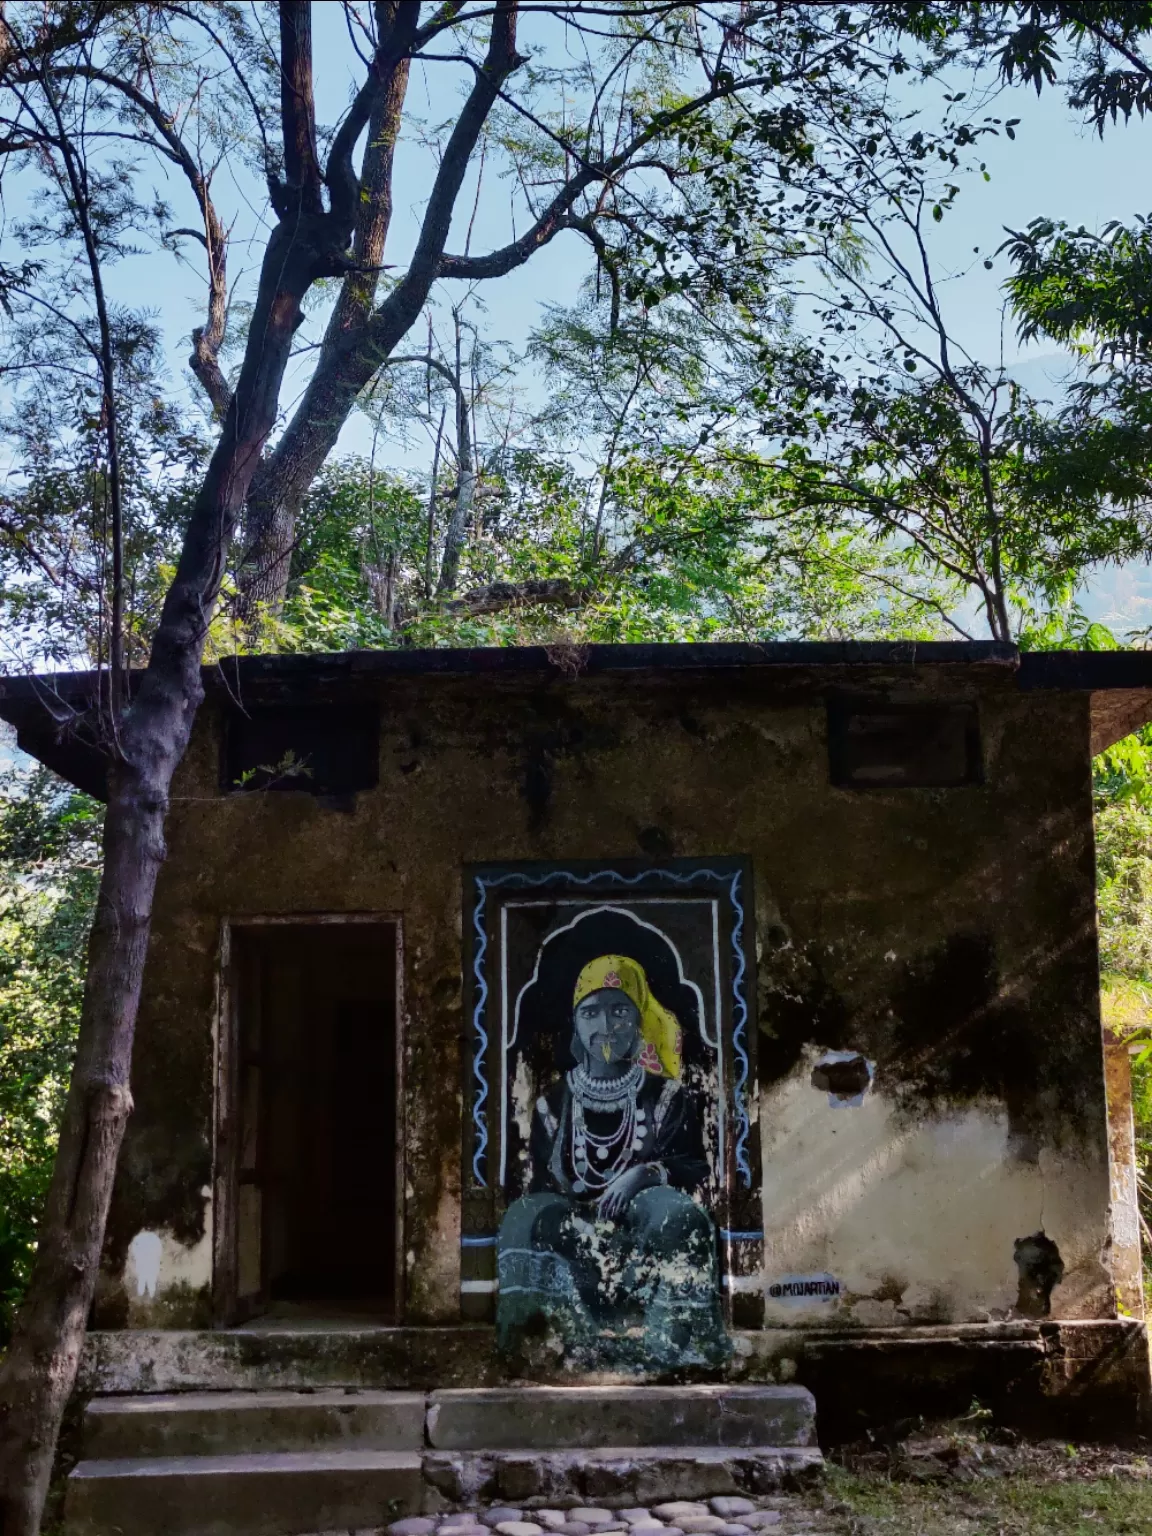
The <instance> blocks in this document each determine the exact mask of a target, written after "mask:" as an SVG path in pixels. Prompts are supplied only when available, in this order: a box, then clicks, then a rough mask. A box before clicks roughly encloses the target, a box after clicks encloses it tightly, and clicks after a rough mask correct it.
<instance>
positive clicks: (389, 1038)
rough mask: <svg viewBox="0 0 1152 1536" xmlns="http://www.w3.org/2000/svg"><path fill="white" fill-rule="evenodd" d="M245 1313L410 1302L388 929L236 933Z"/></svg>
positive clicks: (389, 1307)
mask: <svg viewBox="0 0 1152 1536" xmlns="http://www.w3.org/2000/svg"><path fill="white" fill-rule="evenodd" d="M233 954H234V960H235V967H236V968H235V972H234V974H235V977H236V986H237V994H238V995H237V1003H238V1009H237V1024H238V1030H237V1035H238V1039H237V1045H238V1058H239V1059H238V1061H237V1067H238V1069H239V1070H238V1090H239V1091H238V1110H239V1120H240V1136H239V1158H238V1164H239V1166H238V1168H237V1174H238V1189H237V1196H238V1198H237V1202H236V1213H237V1223H236V1237H237V1262H236V1269H237V1287H236V1289H237V1301H238V1306H237V1313H238V1315H239V1316H244V1315H248V1316H251V1315H252V1314H253V1313H255V1312H259V1311H264V1310H268V1309H271V1310H276V1306H277V1303H280V1304H284V1305H289V1304H291V1305H294V1307H306V1308H307V1309H308V1310H317V1311H323V1310H324V1309H325V1307H327V1308H329V1309H333V1308H334V1309H336V1310H341V1311H345V1310H349V1309H352V1310H355V1311H361V1310H363V1311H366V1312H371V1313H373V1314H376V1315H378V1316H380V1317H381V1319H382V1320H384V1319H386V1320H391V1319H393V1318H394V1315H395V1302H396V1254H397V1242H396V1216H397V1138H396V1100H397V1078H396V957H397V931H396V928H395V926H394V925H392V924H388V923H376V922H372V923H368V922H327V923H308V924H303V923H300V924H297V923H290V924H289V923H285V924H270V925H267V926H260V927H250V928H240V929H237V930H234V950H233Z"/></svg>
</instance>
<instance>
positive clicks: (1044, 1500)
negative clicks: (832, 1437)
mask: <svg viewBox="0 0 1152 1536" xmlns="http://www.w3.org/2000/svg"><path fill="white" fill-rule="evenodd" d="M811 1507H812V1515H813V1517H814V1521H815V1523H816V1524H817V1525H818V1526H819V1528H820V1529H822V1530H829V1531H836V1532H838V1533H839V1532H844V1533H848V1536H1041V1533H1042V1532H1043V1533H1045V1536H1047V1533H1049V1532H1052V1531H1058V1532H1060V1533H1062V1536H1063V1533H1069V1536H1077V1533H1083V1536H1110V1533H1117V1536H1118V1533H1120V1532H1136V1531H1140V1532H1150V1531H1152V1478H1149V1480H1147V1481H1145V1480H1144V1479H1143V1478H1142V1477H1139V1476H1135V1477H1133V1476H1131V1475H1123V1476H1117V1477H1093V1478H1086V1479H1084V1478H1075V1479H1071V1478H1070V1479H1069V1480H1067V1481H1054V1480H1053V1479H1052V1478H1051V1477H1049V1476H1025V1475H1019V1474H1017V1475H1010V1476H1007V1477H997V1478H989V1479H987V1480H984V1479H980V1480H978V1481H974V1482H963V1483H959V1482H953V1481H949V1482H944V1483H931V1484H923V1483H912V1482H892V1481H890V1480H889V1479H887V1478H885V1477H883V1476H880V1475H877V1474H865V1475H860V1474H857V1473H852V1472H846V1471H844V1470H843V1469H841V1468H837V1467H831V1468H829V1473H828V1477H827V1480H826V1482H825V1486H824V1492H823V1495H822V1496H818V1497H817V1498H815V1499H813V1501H812V1506H811ZM790 1523H791V1522H790Z"/></svg>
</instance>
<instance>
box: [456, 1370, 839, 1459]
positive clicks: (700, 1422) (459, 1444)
mask: <svg viewBox="0 0 1152 1536" xmlns="http://www.w3.org/2000/svg"><path fill="white" fill-rule="evenodd" d="M815 1442H816V1403H815V1400H814V1398H813V1397H812V1394H811V1393H810V1392H809V1391H807V1390H806V1389H805V1388H804V1387H792V1386H726V1385H715V1384H708V1385H702V1386H675V1387H664V1386H659V1387H626V1386H618V1387H489V1388H476V1389H469V1388H461V1389H455V1390H447V1391H438V1392H433V1393H432V1394H431V1396H430V1397H429V1399H428V1444H429V1445H430V1446H432V1447H433V1448H434V1449H436V1450H454V1451H461V1450H487V1451H498V1450H575V1449H578V1448H580V1447H586V1448H588V1449H593V1448H595V1447H597V1446H604V1445H609V1446H614V1447H632V1446H635V1447H642V1446H701V1447H708V1446H724V1447H730V1448H731V1447H737V1446H773V1447H780V1446H808V1445H814V1444H815Z"/></svg>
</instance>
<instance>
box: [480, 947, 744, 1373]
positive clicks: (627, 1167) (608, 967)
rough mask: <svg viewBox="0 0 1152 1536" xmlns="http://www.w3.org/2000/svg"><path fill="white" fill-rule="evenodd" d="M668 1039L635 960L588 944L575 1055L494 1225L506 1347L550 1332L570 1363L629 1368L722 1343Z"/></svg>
mask: <svg viewBox="0 0 1152 1536" xmlns="http://www.w3.org/2000/svg"><path fill="white" fill-rule="evenodd" d="M559 1044H560V1042H558V1045H559ZM681 1046H682V1040H681V1032H680V1026H679V1023H678V1021H677V1019H676V1016H675V1014H673V1013H671V1012H670V1011H669V1010H668V1009H666V1008H664V1007H663V1006H662V1005H661V1004H660V1003H659V1001H658V1000H657V999H656V998H655V997H654V996H653V995H652V992H651V991H650V989H649V985H648V978H647V975H646V974H645V971H644V968H643V967H642V966H641V965H640V964H639V962H638V961H636V960H633V959H630V958H629V957H628V956H625V955H601V956H600V957H599V958H598V959H595V960H592V961H590V962H589V964H587V965H586V966H585V967H584V969H583V970H582V971H581V972H580V975H579V978H578V980H577V982H576V988H575V996H574V998H573V1012H572V1043H571V1051H572V1055H573V1057H574V1058H575V1061H576V1065H575V1066H574V1067H573V1068H572V1069H571V1070H569V1071H567V1072H565V1073H564V1075H563V1076H562V1078H561V1080H560V1081H559V1082H557V1083H556V1084H555V1085H554V1086H553V1087H552V1088H551V1089H550V1090H549V1091H548V1092H547V1093H546V1094H544V1095H543V1096H542V1097H541V1098H539V1099H538V1100H537V1102H536V1107H535V1113H534V1115H533V1120H532V1131H531V1137H530V1140H529V1164H530V1171H531V1185H530V1191H531V1192H530V1193H528V1194H526V1195H523V1196H522V1197H521V1198H520V1199H519V1200H517V1201H516V1202H515V1203H514V1204H513V1205H511V1206H510V1207H509V1209H508V1211H507V1213H506V1215H505V1217H504V1220H503V1222H502V1224H501V1227H500V1237H499V1254H498V1258H499V1277H500V1289H499V1302H498V1307H497V1330H498V1336H499V1339H500V1342H501V1344H502V1346H503V1347H504V1348H506V1349H515V1348H516V1346H517V1343H518V1341H519V1339H520V1338H522V1337H523V1335H524V1333H525V1332H527V1333H529V1334H546V1333H549V1332H551V1333H554V1334H558V1335H559V1338H560V1340H561V1342H562V1344H563V1346H564V1348H565V1352H566V1354H567V1356H568V1357H569V1359H571V1360H573V1361H574V1362H577V1363H581V1364H599V1365H603V1366H616V1367H629V1366H631V1367H634V1368H635V1369H638V1370H645V1369H647V1370H651V1369H654V1368H655V1369H668V1368H676V1367H679V1366H685V1365H692V1364H714V1363H716V1362H717V1361H719V1360H721V1359H723V1358H725V1357H726V1356H727V1354H728V1353H729V1349H730V1346H729V1343H728V1340H727V1336H726V1334H725V1331H724V1325H723V1320H722V1317H721V1312H720V1306H719V1287H718V1281H717V1253H716V1232H715V1228H714V1226H713V1223H712V1220H711V1217H710V1216H709V1215H708V1213H707V1211H705V1210H704V1208H703V1207H702V1206H701V1205H700V1204H698V1203H697V1201H696V1200H693V1198H692V1196H693V1194H699V1193H700V1192H701V1191H702V1190H703V1188H704V1185H705V1182H706V1180H707V1177H708V1164H707V1162H706V1160H705V1154H704V1141H703V1136H702V1133H701V1128H700V1120H699V1117H698V1116H697V1114H696V1112H695V1108H694V1106H693V1104H692V1102H691V1099H690V1096H689V1094H688V1092H687V1090H686V1089H685V1087H684V1084H683V1081H682V1078H681V1065H682V1051H681ZM558 1054H559V1052H558Z"/></svg>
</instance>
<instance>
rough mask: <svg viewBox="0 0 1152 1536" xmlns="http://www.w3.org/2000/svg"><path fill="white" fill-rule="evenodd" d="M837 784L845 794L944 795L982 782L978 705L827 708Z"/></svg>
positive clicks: (835, 705) (840, 704)
mask: <svg viewBox="0 0 1152 1536" xmlns="http://www.w3.org/2000/svg"><path fill="white" fill-rule="evenodd" d="M828 750H829V755H830V758H831V765H830V766H831V772H832V782H833V784H839V785H841V786H843V787H844V788H846V789H943V788H948V787H950V786H952V785H959V784H979V783H980V782H981V779H982V778H983V772H982V763H981V753H980V720H979V715H978V712H977V709H976V706H975V704H931V705H922V704H881V703H851V702H846V701H837V702H835V703H830V704H829V706H828Z"/></svg>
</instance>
